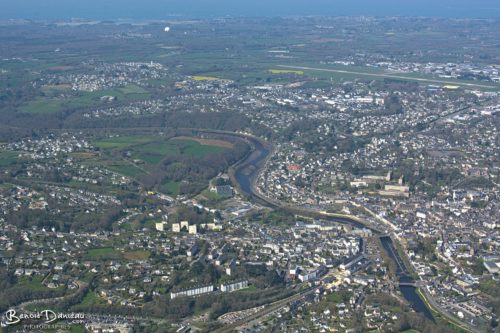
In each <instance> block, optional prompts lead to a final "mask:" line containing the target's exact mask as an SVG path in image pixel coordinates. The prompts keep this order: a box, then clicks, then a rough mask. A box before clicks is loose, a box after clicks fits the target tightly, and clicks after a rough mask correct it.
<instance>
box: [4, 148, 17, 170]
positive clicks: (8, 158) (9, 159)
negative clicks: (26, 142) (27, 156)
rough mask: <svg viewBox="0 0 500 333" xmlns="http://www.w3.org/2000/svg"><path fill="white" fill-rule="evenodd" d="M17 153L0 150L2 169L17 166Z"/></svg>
mask: <svg viewBox="0 0 500 333" xmlns="http://www.w3.org/2000/svg"><path fill="white" fill-rule="evenodd" d="M17 155H18V154H17V153H15V152H12V151H2V150H0V167H5V166H9V165H12V164H15V163H16V162H17V160H18V157H17Z"/></svg>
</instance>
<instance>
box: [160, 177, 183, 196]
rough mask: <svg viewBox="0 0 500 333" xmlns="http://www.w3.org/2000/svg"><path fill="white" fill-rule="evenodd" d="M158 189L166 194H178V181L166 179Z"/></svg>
mask: <svg viewBox="0 0 500 333" xmlns="http://www.w3.org/2000/svg"><path fill="white" fill-rule="evenodd" d="M160 191H162V192H163V193H166V194H171V195H178V194H179V183H177V182H174V181H171V180H170V181H167V182H166V183H164V184H162V185H161V186H160Z"/></svg>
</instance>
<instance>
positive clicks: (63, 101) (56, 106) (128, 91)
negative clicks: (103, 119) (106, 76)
mask: <svg viewBox="0 0 500 333" xmlns="http://www.w3.org/2000/svg"><path fill="white" fill-rule="evenodd" d="M103 96H114V97H116V98H117V100H118V101H122V102H123V101H135V100H142V99H147V98H149V97H151V94H150V93H149V92H148V91H147V90H145V89H144V88H142V87H139V86H137V85H127V86H125V87H120V88H113V89H107V90H99V91H95V92H82V93H79V94H78V95H75V96H71V97H67V98H62V97H59V96H58V97H38V98H36V99H34V100H31V101H28V102H26V103H25V104H23V105H21V106H20V107H19V108H18V111H20V112H25V113H42V114H43V113H55V112H60V111H63V110H68V109H78V108H84V107H94V106H99V105H102V104H104V103H106V102H103V101H101V97H103Z"/></svg>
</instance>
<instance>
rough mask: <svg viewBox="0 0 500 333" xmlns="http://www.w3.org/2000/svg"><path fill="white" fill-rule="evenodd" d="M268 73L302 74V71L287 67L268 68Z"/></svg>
mask: <svg viewBox="0 0 500 333" xmlns="http://www.w3.org/2000/svg"><path fill="white" fill-rule="evenodd" d="M269 72H270V73H273V74H297V75H304V71H295V70H288V69H270V70H269Z"/></svg>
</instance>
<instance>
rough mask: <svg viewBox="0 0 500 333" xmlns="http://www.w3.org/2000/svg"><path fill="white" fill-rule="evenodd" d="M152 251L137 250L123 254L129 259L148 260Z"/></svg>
mask: <svg viewBox="0 0 500 333" xmlns="http://www.w3.org/2000/svg"><path fill="white" fill-rule="evenodd" d="M150 255H151V253H150V252H149V251H143V250H137V251H127V252H125V253H124V254H123V258H125V259H127V260H146V259H148V258H149V256H150Z"/></svg>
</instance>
